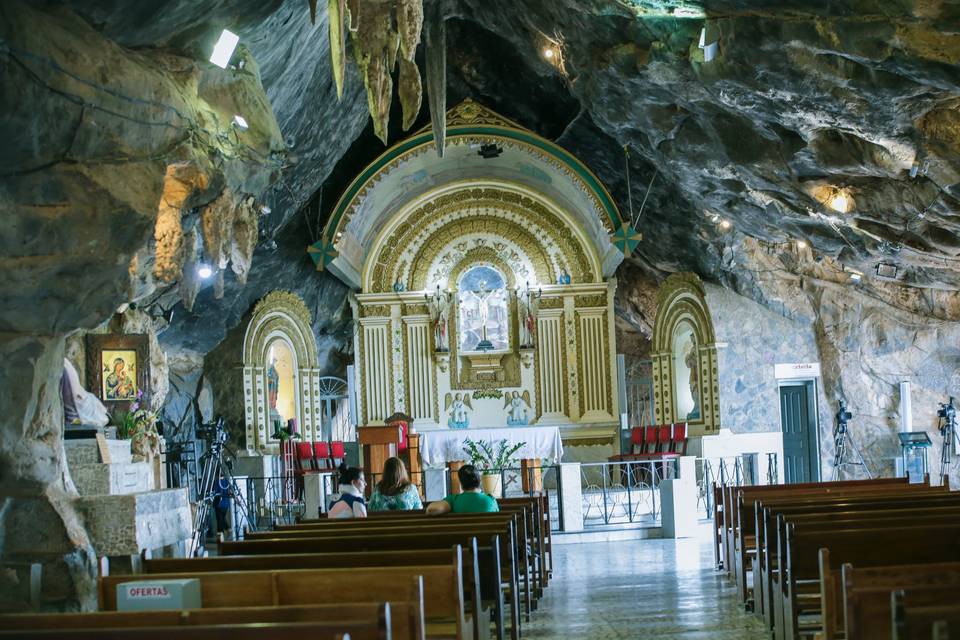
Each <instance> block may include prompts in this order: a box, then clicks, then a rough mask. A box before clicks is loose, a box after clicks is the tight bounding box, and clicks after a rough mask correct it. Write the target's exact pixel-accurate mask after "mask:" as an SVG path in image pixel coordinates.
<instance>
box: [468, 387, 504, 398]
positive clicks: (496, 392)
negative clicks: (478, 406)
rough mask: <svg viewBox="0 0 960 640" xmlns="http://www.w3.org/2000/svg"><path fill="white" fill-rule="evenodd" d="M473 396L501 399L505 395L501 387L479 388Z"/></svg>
mask: <svg viewBox="0 0 960 640" xmlns="http://www.w3.org/2000/svg"><path fill="white" fill-rule="evenodd" d="M473 397H474V398H479V399H482V398H493V399H495V400H499V399H500V398H502V397H503V391H501V390H500V389H477V390H476V391H474V392H473Z"/></svg>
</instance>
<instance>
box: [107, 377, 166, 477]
mask: <svg viewBox="0 0 960 640" xmlns="http://www.w3.org/2000/svg"><path fill="white" fill-rule="evenodd" d="M157 415H158V414H157V412H156V411H149V410H147V409H146V408H145V407H144V405H143V392H142V391H141V392H139V393H138V394H137V399H136V400H135V401H134V402H133V403H132V404H131V405H130V407H129V408H127V409H122V408H117V409H115V410H114V411H113V412H112V413H111V414H110V424H112V425H113V426H115V427H116V428H117V437H118V438H120V439H121V440H130V442H131V443H132V451H133V452H134V454H138V455H142V456H143V457H145V458H146V459H148V460H150V459H152V458H153V456H155V455H157V454H158V453H159V452H160V434H159V433H157Z"/></svg>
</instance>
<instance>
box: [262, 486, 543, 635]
mask: <svg viewBox="0 0 960 640" xmlns="http://www.w3.org/2000/svg"><path fill="white" fill-rule="evenodd" d="M498 504H499V505H500V508H501V511H500V512H499V513H500V514H503V513H518V514H520V518H521V519H520V520H519V521H518V522H517V525H516V529H517V531H518V534H519V535H518V542H520V541H521V540H523V539H526V540H527V544H528V545H529V548H530V549H531V550H532V551H533V553H532V554H527V553H526V548H527V547H526V546H522V547H520V548H518V550H517V555H518V558H520V562H521V565H523V566H524V567H526V568H527V569H528V570H529V571H530V572H531V576H530V581H531V582H532V584H533V587H532V589H533V594H534V596H535V597H536V598H539V597H541V596H542V595H543V590H544V588H545V587H546V586H547V583H548V581H549V576H550V573H551V572H552V570H553V569H552V564H553V559H552V553H553V552H552V544H553V542H552V537H551V533H550V504H549V497H548V496H547V495H542V496H534V497H522V498H506V499H501V500H499V501H498ZM495 515H497V514H496V513H492V514H491V513H484V514H445V515H443V516H425V512H424V510H423V509H419V510H410V511H380V512H372V513H370V514H369V517H368V518H367V520H369V521H375V522H378V523H380V522H383V521H385V520H396V521H399V520H407V519H413V518H417V517H427V518H428V519H427V520H426V522H430V523H434V522H449V521H452V520H454V519H457V518H476V517H486V516H495ZM345 522H346V523H356V522H357V521H355V520H330V519H326V518H320V519H302V520H300V521H298V522H297V523H296V524H292V525H277V527H276V528H275V530H276V531H290V530H302V529H323V528H327V527H331V526H334V527H335V526H337V525H338V524H342V523H345ZM252 537H253V538H256V537H257V536H252ZM529 604H530V609H535V608H536V599H534V600H533V601H532V602H531V603H529ZM527 619H529V610H528V611H527Z"/></svg>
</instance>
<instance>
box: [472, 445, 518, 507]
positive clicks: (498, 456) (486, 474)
mask: <svg viewBox="0 0 960 640" xmlns="http://www.w3.org/2000/svg"><path fill="white" fill-rule="evenodd" d="M526 444H527V443H526V442H520V443H518V444H515V445H513V446H511V445H510V444H509V443H508V442H507V440H505V439H501V440H496V441H492V442H485V441H483V440H476V441H475V440H471V439H470V438H467V439H466V440H465V441H464V444H463V451H464V452H465V453H466V454H467V456H468V457H469V458H470V464H472V465H473V466H475V467H476V468H477V469H478V470H479V471H480V474H481V475H480V481H481V482H482V483H483V491H484V493H489V494H490V495H492V496H493V497H495V498H499V497H501V492H502V490H503V487H502V486H501V484H502V478H501V475H500V470H501V469H506V468H508V467H510V466H511V465H512V464H516V462H515V460H514V457H513V456H514V454H515V453H516V452H517V451H519V450H520V449H522V448H523V447H524V446H525V445H526Z"/></svg>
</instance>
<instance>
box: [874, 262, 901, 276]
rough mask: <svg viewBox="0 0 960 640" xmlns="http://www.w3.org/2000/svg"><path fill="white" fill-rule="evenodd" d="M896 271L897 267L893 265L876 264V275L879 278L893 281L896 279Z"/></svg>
mask: <svg viewBox="0 0 960 640" xmlns="http://www.w3.org/2000/svg"><path fill="white" fill-rule="evenodd" d="M897 271H898V269H897V265H895V264H888V263H884V262H880V263H878V264H877V275H878V276H880V277H881V278H889V279H891V280H893V279H895V278H896V277H897Z"/></svg>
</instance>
